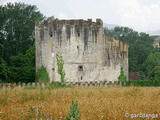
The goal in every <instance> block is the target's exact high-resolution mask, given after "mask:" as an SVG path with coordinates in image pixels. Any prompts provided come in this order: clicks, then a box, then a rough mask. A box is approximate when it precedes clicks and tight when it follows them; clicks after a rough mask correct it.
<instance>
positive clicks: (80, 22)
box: [36, 19, 103, 26]
mask: <svg viewBox="0 0 160 120" xmlns="http://www.w3.org/2000/svg"><path fill="white" fill-rule="evenodd" d="M55 23H56V24H57V25H58V24H66V25H91V24H92V25H98V26H103V21H102V20H101V19H96V22H93V21H92V19H88V20H83V19H70V20H59V19H55V20H52V21H44V22H39V23H36V26H44V25H45V26H48V25H49V24H55Z"/></svg>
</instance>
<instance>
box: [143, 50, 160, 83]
mask: <svg viewBox="0 0 160 120" xmlns="http://www.w3.org/2000/svg"><path fill="white" fill-rule="evenodd" d="M143 65H144V66H145V67H146V71H145V74H146V75H147V76H148V78H149V79H151V80H155V79H156V80H157V79H159V77H158V76H159V72H160V71H159V68H160V67H159V66H160V52H155V53H151V54H150V55H149V56H148V57H147V60H146V61H145V63H144V64H143ZM159 80H160V79H159Z"/></svg>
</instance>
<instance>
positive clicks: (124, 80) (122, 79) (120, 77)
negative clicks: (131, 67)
mask: <svg viewBox="0 0 160 120" xmlns="http://www.w3.org/2000/svg"><path fill="white" fill-rule="evenodd" d="M118 81H120V82H126V81H127V77H126V76H125V74H124V70H123V67H121V71H120V75H119V77H118Z"/></svg>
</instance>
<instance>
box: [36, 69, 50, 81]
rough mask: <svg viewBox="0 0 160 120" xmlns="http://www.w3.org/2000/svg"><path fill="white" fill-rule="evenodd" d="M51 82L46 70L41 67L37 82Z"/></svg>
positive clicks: (37, 74)
mask: <svg viewBox="0 0 160 120" xmlns="http://www.w3.org/2000/svg"><path fill="white" fill-rule="evenodd" d="M49 81H50V79H49V75H48V72H47V70H46V68H45V67H44V66H41V68H40V69H39V70H38V71H37V73H36V82H40V83H48V82H49Z"/></svg>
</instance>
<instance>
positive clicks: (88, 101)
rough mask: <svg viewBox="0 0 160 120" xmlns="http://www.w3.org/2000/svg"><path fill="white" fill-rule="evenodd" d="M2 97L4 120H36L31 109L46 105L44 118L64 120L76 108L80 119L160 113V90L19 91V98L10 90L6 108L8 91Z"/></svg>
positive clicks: (115, 118) (0, 114)
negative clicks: (24, 119) (21, 119)
mask: <svg viewBox="0 0 160 120" xmlns="http://www.w3.org/2000/svg"><path fill="white" fill-rule="evenodd" d="M24 93H26V94H27V96H26V97H25V99H24V98H23V97H22V96H23V95H24ZM0 94H1V96H0V119H2V120H10V119H12V120H19V119H20V118H25V116H27V115H29V116H32V119H33V120H34V119H35V118H34V117H35V116H36V115H37V112H33V111H31V107H33V106H34V108H35V111H37V110H38V106H40V105H42V106H43V109H42V110H41V113H42V114H40V115H42V116H43V113H45V115H47V116H48V117H52V119H53V120H64V119H65V118H66V116H68V117H69V113H76V112H70V111H72V110H73V108H74V111H77V110H78V109H80V120H127V119H129V118H125V113H129V114H131V113H132V114H138V113H148V114H149V113H150V114H153V113H154V114H159V113H160V109H159V108H160V87H144V88H143V87H124V88H65V89H64V88H62V89H41V91H40V89H34V90H16V94H17V96H15V91H14V90H10V91H8V93H7V92H6V95H7V94H8V98H7V97H6V98H7V99H8V102H7V104H6V105H4V104H2V102H1V101H2V100H3V99H4V98H5V97H4V96H5V90H0ZM40 94H41V95H42V96H41V95H40ZM40 96H41V97H40ZM72 100H75V101H77V102H76V103H77V104H78V105H77V106H78V108H77V109H75V108H76V107H73V108H71V103H72ZM74 104H75V103H74ZM22 111H23V113H24V114H22ZM73 115H74V114H73ZM43 117H44V116H43ZM159 117H160V115H159ZM26 119H27V118H26ZM158 119H160V118H157V119H155V120H158ZM137 120H138V119H137Z"/></svg>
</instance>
